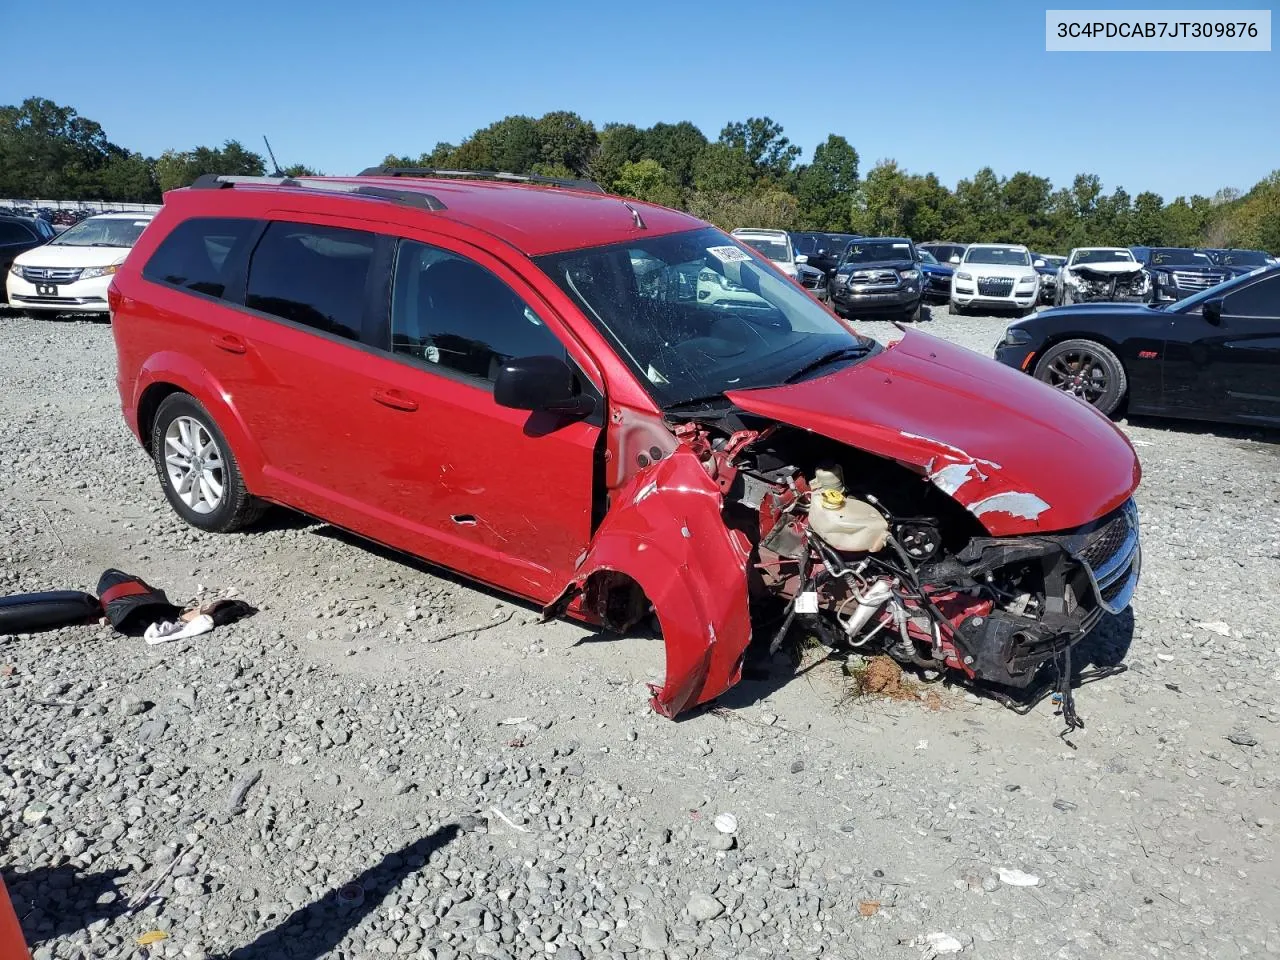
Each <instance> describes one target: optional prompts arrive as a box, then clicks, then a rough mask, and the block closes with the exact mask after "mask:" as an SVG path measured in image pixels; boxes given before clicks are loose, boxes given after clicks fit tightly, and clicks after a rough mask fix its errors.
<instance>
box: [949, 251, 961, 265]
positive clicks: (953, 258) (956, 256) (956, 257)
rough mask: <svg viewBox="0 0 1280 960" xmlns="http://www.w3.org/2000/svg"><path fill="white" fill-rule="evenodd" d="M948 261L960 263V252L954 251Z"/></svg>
mask: <svg viewBox="0 0 1280 960" xmlns="http://www.w3.org/2000/svg"><path fill="white" fill-rule="evenodd" d="M947 262H948V263H959V262H960V255H959V254H956V253H953V254H952V255H951V256H950V257H949V258H948V260H947Z"/></svg>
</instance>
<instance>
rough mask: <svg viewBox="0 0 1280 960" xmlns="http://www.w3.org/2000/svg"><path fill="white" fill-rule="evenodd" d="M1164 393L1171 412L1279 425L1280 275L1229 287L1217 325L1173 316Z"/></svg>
mask: <svg viewBox="0 0 1280 960" xmlns="http://www.w3.org/2000/svg"><path fill="white" fill-rule="evenodd" d="M1164 395H1165V406H1166V409H1167V411H1168V412H1169V413H1171V414H1174V415H1177V414H1179V413H1181V414H1185V415H1186V416H1193V417H1203V416H1208V417H1211V418H1213V419H1233V420H1237V419H1238V420H1244V421H1254V422H1259V423H1280V274H1273V275H1271V276H1268V277H1263V278H1261V279H1260V280H1257V281H1255V282H1254V283H1251V284H1248V285H1247V286H1241V287H1237V288H1235V289H1233V290H1232V291H1231V292H1230V293H1228V294H1227V295H1226V296H1225V297H1223V298H1222V316H1221V319H1220V320H1219V321H1218V322H1217V323H1212V322H1210V321H1209V320H1208V319H1207V318H1206V317H1204V316H1203V315H1202V313H1201V311H1200V309H1194V310H1193V311H1191V312H1188V313H1180V314H1176V315H1175V317H1174V318H1173V326H1172V329H1171V331H1170V336H1169V341H1168V343H1167V344H1166V346H1165V352H1164Z"/></svg>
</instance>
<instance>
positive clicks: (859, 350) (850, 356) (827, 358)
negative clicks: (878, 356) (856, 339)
mask: <svg viewBox="0 0 1280 960" xmlns="http://www.w3.org/2000/svg"><path fill="white" fill-rule="evenodd" d="M870 352H871V344H869V343H865V344H859V345H858V346H856V347H841V348H840V349H839V350H831V351H829V352H828V353H824V354H822V356H820V357H818V359H816V360H814V361H813V362H811V363H806V364H805V365H804V366H803V367H801V368H800V369H799V370H797V371H796V372H795V373H793V374H791V375H790V376H788V377H787V379H785V380H783V381H782V382H783V383H795V382H796V381H798V380H800V379H802V378H803V377H805V376H807V375H808V374H811V373H813V372H814V371H815V370H821V369H822V368H823V367H825V366H829V365H830V364H833V363H835V362H836V361H837V360H858V359H861V358H862V357H865V356H866V355H867V354H868V353H870Z"/></svg>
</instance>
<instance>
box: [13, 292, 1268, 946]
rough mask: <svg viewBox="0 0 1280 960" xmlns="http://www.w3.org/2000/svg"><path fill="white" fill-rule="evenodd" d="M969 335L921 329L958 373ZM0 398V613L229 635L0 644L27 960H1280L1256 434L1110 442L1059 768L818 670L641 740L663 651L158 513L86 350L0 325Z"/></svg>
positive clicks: (66, 634) (75, 632)
mask: <svg viewBox="0 0 1280 960" xmlns="http://www.w3.org/2000/svg"><path fill="white" fill-rule="evenodd" d="M1003 325H1004V322H1003V321H1002V320H999V319H994V318H978V317H967V318H957V317H952V316H950V315H949V313H948V312H947V311H946V309H945V308H935V309H934V310H933V311H932V318H931V319H929V320H927V321H925V322H923V323H922V327H923V328H924V329H926V330H928V331H929V332H931V333H935V334H938V335H941V336H944V337H946V338H948V339H951V340H955V341H957V342H959V343H962V344H964V345H965V346H968V347H971V348H973V349H975V350H978V351H980V352H982V353H986V354H989V353H990V349H991V347H992V345H993V343H994V342H995V340H996V339H998V337H999V336H1000V333H1001V331H1002V330H1003ZM864 328H865V329H866V330H867V331H868V332H871V333H872V334H873V335H875V336H882V337H883V336H889V335H892V328H891V327H889V326H888V325H887V324H874V323H873V324H866V325H864ZM0 385H2V386H0V594H9V593H19V592H26V591H36V590H43V589H54V588H75V589H88V590H92V589H93V588H94V586H95V585H96V583H97V579H98V576H99V575H100V574H101V572H102V571H103V570H104V569H105V568H107V567H111V566H118V567H121V568H123V569H125V570H128V571H130V572H133V573H137V574H139V575H141V576H143V577H145V578H146V579H147V580H148V581H150V582H151V583H153V584H155V585H157V586H160V587H163V588H164V589H165V590H166V591H168V593H169V595H170V597H171V598H173V599H175V600H178V601H187V600H191V599H194V598H197V597H200V596H213V595H216V594H221V593H223V592H224V591H226V590H229V589H232V588H234V589H235V590H237V591H238V592H239V594H240V595H241V596H242V597H243V598H245V599H246V600H248V601H250V602H251V603H253V604H254V605H255V606H257V607H258V608H259V609H260V612H259V613H258V615H256V616H254V617H252V618H250V619H248V620H244V621H241V622H240V623H237V624H235V625H232V626H228V627H223V628H220V629H219V630H217V631H216V632H214V633H212V634H209V635H207V636H203V637H198V638H195V639H194V640H190V641H185V642H177V643H172V644H166V645H160V646H154V647H152V646H148V645H146V644H145V643H144V642H143V641H141V640H133V639H127V638H122V637H120V636H118V635H116V634H115V633H113V632H112V631H111V630H110V629H107V628H103V627H92V626H90V627H77V628H72V629H66V630H62V631H59V632H57V633H48V634H42V635H38V636H32V637H27V636H19V637H0V722H3V725H4V730H5V731H6V734H7V735H6V736H5V737H4V739H3V740H0V867H2V868H3V875H4V879H5V882H6V883H7V884H8V885H9V888H10V893H11V895H12V897H13V899H14V902H15V906H16V909H17V911H18V913H19V915H20V916H21V917H22V918H23V925H24V928H25V930H26V932H27V935H28V938H29V940H30V941H31V942H32V945H33V949H34V953H35V957H36V958H37V960H49V958H53V957H63V958H81V957H134V956H139V957H140V956H157V957H185V958H200V957H221V958H234V960H249V958H261V960H268V958H272V960H274V958H289V957H292V958H306V960H311V958H319V957H330V958H338V957H342V958H357V957H372V956H378V955H383V954H386V955H400V956H412V957H432V958H436V960H448V958H453V957H463V958H470V957H475V956H481V957H497V958H516V957H520V958H526V957H534V956H538V955H546V956H554V957H555V958H556V960H577V958H579V957H614V958H616V957H626V958H646V957H662V956H664V955H665V956H666V957H668V958H673V960H674V958H683V957H694V956H699V957H702V956H710V957H726V958H755V957H760V958H764V957H783V956H785V957H806V956H809V957H819V956H822V957H848V958H853V957H866V958H873V957H874V958H898V957H904V958H919V957H929V956H933V955H947V954H948V953H950V952H952V951H956V950H958V951H960V952H961V953H962V954H963V955H967V956H974V957H986V958H1009V960H1015V958H1016V960H1021V958H1027V957H1054V958H1082V960H1083V958H1098V957H1124V958H1132V957H1137V956H1152V957H1166V956H1169V957H1171V956H1178V957H1188V956H1203V957H1213V958H1222V960H1226V958H1234V957H1257V956H1263V955H1277V954H1280V933H1278V932H1277V924H1276V917H1277V916H1278V915H1280V893H1278V892H1277V891H1278V889H1280V858H1277V857H1276V856H1275V853H1276V838H1275V822H1276V820H1277V818H1278V817H1280V810H1278V806H1280V803H1278V799H1277V798H1278V797H1280V794H1278V793H1277V786H1278V785H1280V783H1278V777H1280V733H1278V728H1277V722H1278V721H1280V706H1278V705H1277V699H1276V689H1277V680H1278V679H1280V677H1278V676H1277V673H1278V671H1277V666H1276V664H1277V656H1278V655H1280V599H1278V598H1277V586H1278V585H1280V484H1278V483H1277V476H1278V474H1277V469H1276V468H1277V465H1278V464H1280V461H1278V460H1277V454H1278V453H1280V445H1278V441H1280V437H1276V436H1275V435H1271V436H1266V435H1251V434H1250V433H1248V432H1245V431H1230V430H1225V429H1221V430H1219V429H1212V430H1211V429H1208V428H1206V427H1194V426H1187V425H1184V424H1173V425H1170V424H1158V423H1153V422H1152V423H1148V422H1144V423H1141V424H1125V425H1124V428H1125V429H1126V431H1127V432H1128V433H1129V435H1130V436H1131V437H1132V438H1133V440H1134V441H1135V443H1136V444H1137V446H1138V450H1139V453H1140V455H1141V457H1142V459H1143V463H1144V467H1145V471H1146V476H1145V480H1144V483H1143V486H1142V488H1141V490H1140V492H1139V502H1140V507H1141V511H1142V518H1143V524H1144V543H1145V548H1146V553H1145V570H1144V580H1143V583H1142V585H1141V588H1140V590H1139V592H1138V595H1137V598H1136V601H1135V603H1134V614H1133V616H1132V618H1130V617H1125V618H1121V619H1119V620H1117V621H1114V622H1110V623H1108V624H1106V625H1104V628H1100V629H1101V630H1102V631H1103V632H1102V634H1101V638H1100V640H1099V642H1098V644H1097V645H1096V646H1098V649H1099V650H1102V651H1103V653H1109V654H1110V655H1111V656H1113V657H1115V658H1119V657H1121V656H1123V657H1124V658H1125V660H1126V662H1127V663H1128V665H1129V668H1130V669H1129V671H1128V672H1127V673H1123V674H1121V675H1118V676H1113V677H1110V678H1108V679H1106V680H1103V681H1100V682H1097V683H1093V684H1089V685H1087V686H1085V687H1083V688H1082V689H1081V690H1080V691H1079V692H1078V694H1077V703H1078V706H1079V709H1080V712H1081V714H1082V716H1084V717H1085V719H1086V721H1087V724H1088V726H1087V728H1086V730H1084V731H1080V732H1078V733H1077V734H1076V735H1074V736H1073V738H1072V742H1073V743H1074V748H1073V747H1072V746H1070V745H1068V744H1067V743H1065V742H1064V741H1063V740H1061V739H1059V737H1058V736H1057V734H1058V732H1059V730H1060V722H1059V720H1058V719H1057V718H1056V717H1055V716H1054V714H1053V708H1052V706H1051V705H1050V704H1049V703H1047V702H1046V703H1044V704H1041V705H1040V706H1039V707H1037V708H1036V709H1035V710H1034V711H1033V712H1031V713H1030V714H1029V715H1027V716H1019V715H1017V714H1015V713H1013V712H1011V711H1008V710H1006V709H1004V708H1002V707H1000V706H998V705H996V704H995V703H993V702H992V701H990V700H986V699H979V698H977V697H974V696H973V695H971V694H966V693H965V692H964V691H963V690H961V689H953V688H948V689H945V690H943V691H942V692H941V696H940V697H933V698H930V700H929V701H928V702H925V701H923V700H921V701H910V702H900V701H890V700H882V699H873V698H867V697H862V698H850V697H848V696H847V688H846V686H845V681H844V680H843V678H842V674H841V672H840V670H839V668H838V666H837V665H835V664H833V663H831V662H830V661H822V660H815V659H812V658H811V659H809V660H806V661H804V663H803V665H802V666H801V667H800V668H798V669H793V668H792V667H791V666H790V664H789V663H788V664H782V663H775V664H774V667H773V669H772V671H770V672H769V673H768V675H767V676H765V677H763V678H758V679H753V680H751V681H749V682H744V683H743V684H742V685H741V686H740V687H739V688H738V689H736V690H735V691H733V692H732V693H731V694H730V695H729V696H727V697H726V698H725V700H724V706H723V709H720V710H716V711H711V712H702V713H700V714H697V715H695V716H691V717H689V718H687V719H684V720H683V721H681V722H671V721H666V720H662V719H660V718H658V717H657V716H655V715H654V714H652V713H650V712H649V709H648V707H647V705H646V702H645V691H644V684H645V683H646V682H647V681H649V680H651V679H656V678H657V677H658V676H659V675H660V670H661V650H660V648H658V647H656V645H655V644H656V641H652V640H643V639H628V640H622V641H617V640H612V639H611V638H608V637H601V636H598V635H597V634H595V633H593V632H592V631H589V630H586V629H584V628H583V627H581V626H578V625H574V624H570V623H563V622H556V623H551V624H546V625H540V624H538V623H537V622H536V620H537V611H536V610H535V609H533V608H531V607H529V606H526V605H523V604H520V603H514V602H512V601H510V600H509V599H506V598H503V597H501V596H499V595H496V594H492V593H488V592H485V591H484V590H481V589H477V588H475V587H472V586H468V585H466V584H465V583H462V582H460V581H458V580H455V579H453V578H451V577H449V576H448V575H444V574H441V573H440V572H439V571H433V570H430V569H428V568H426V567H424V566H422V565H419V564H416V563H413V562H410V561H408V560H406V559H405V558H403V557H399V556H395V555H390V554H387V553H385V552H383V551H380V550H379V549H377V548H373V547H371V546H369V545H368V544H364V543H363V542H360V541H357V540H355V539H354V538H351V537H348V536H347V535H345V534H342V533H340V532H337V531H335V530H333V529H332V528H329V527H327V526H325V525H323V524H317V523H313V522H310V521H305V520H302V519H299V518H294V517H292V516H291V515H289V514H287V513H285V512H283V511H279V512H276V513H274V514H272V515H271V516H270V517H269V519H268V521H267V522H266V523H265V524H264V525H263V526H262V528H261V529H259V530H258V531H256V532H252V533H248V534H241V535H234V536H217V535H207V534H203V533H199V532H197V531H195V530H193V529H191V528H189V527H187V526H185V525H184V524H182V523H181V522H180V521H179V520H178V519H177V518H176V516H175V515H174V514H173V513H172V512H171V511H170V510H169V508H168V506H167V504H166V503H165V502H164V500H163V497H162V496H161V494H160V491H159V488H158V484H157V481H156V478H155V475H154V472H153V471H152V468H151V466H150V463H149V462H148V460H147V459H146V457H145V456H144V454H143V453H142V451H141V450H140V449H139V448H138V447H137V445H136V444H135V443H134V441H133V440H132V438H131V436H130V435H129V434H128V432H127V430H126V429H125V427H124V425H123V423H122V422H121V419H120V415H119V409H118V405H117V399H116V395H115V387H114V354H113V350H112V344H111V338H110V329H109V327H108V326H107V325H106V324H102V323H87V322H71V321H36V320H32V319H27V318H22V317H17V316H14V315H13V314H3V315H0ZM480 628H486V629H480ZM1108 648H1109V649H1108ZM930 689H931V690H932V689H936V688H930ZM931 708H934V709H931ZM723 814H729V815H732V819H731V820H730V818H726V817H722V816H721V815H723ZM718 817H719V821H718V822H719V823H720V825H721V826H723V827H725V828H727V829H730V831H731V832H720V831H719V830H718V829H717V828H716V826H715V823H716V822H717V818H718ZM1001 871H1005V872H1004V874H1003V877H1002V874H1001ZM1008 871H1022V872H1023V873H1024V874H1030V875H1033V876H1034V878H1036V879H1037V882H1036V883H1035V884H1034V885H1031V886H1019V885H1016V884H1015V883H1010V882H1008V881H1011V880H1013V881H1016V880H1019V879H1023V880H1024V881H1025V878H1021V877H1019V875H1018V874H1016V873H1009V872H1008ZM152 931H160V932H163V933H164V934H167V936H166V937H165V938H164V939H161V940H159V941H158V942H156V943H154V944H153V945H151V946H149V947H144V946H140V945H139V943H138V938H140V937H142V938H144V939H147V937H145V935H146V934H148V933H149V932H152ZM153 936H155V934H153Z"/></svg>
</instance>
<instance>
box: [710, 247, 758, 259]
mask: <svg viewBox="0 0 1280 960" xmlns="http://www.w3.org/2000/svg"><path fill="white" fill-rule="evenodd" d="M707 253H709V254H711V255H712V256H713V257H715V258H716V259H717V260H719V261H720V262H721V263H742V262H744V261H749V260H750V259H751V254H749V253H747V252H746V251H745V250H739V249H738V248H737V247H707Z"/></svg>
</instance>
